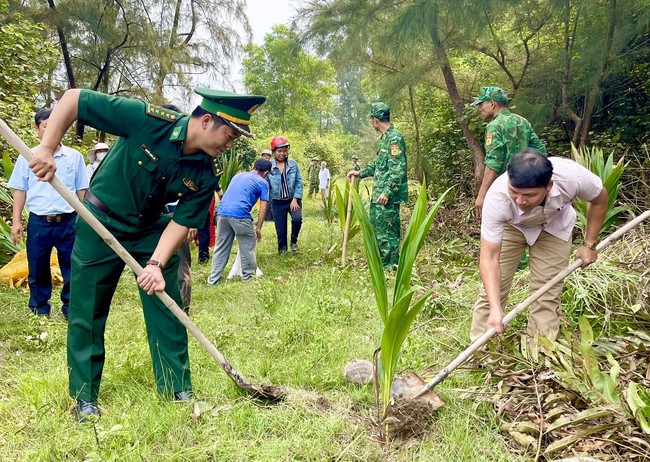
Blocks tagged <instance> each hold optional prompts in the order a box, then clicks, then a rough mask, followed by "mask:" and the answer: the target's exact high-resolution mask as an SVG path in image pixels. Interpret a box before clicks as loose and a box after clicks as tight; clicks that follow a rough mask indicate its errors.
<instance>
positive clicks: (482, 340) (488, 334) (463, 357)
mask: <svg viewBox="0 0 650 462" xmlns="http://www.w3.org/2000/svg"><path fill="white" fill-rule="evenodd" d="M648 218H650V210H646V211H645V212H644V213H642V214H641V215H639V216H638V217H636V218H635V219H634V220H632V221H630V222H629V223H627V224H626V225H625V226H623V227H622V228H621V229H619V230H617V231H616V232H614V233H612V234H611V235H610V236H609V237H607V238H606V239H605V240H603V241H602V242H601V243H600V244H598V247H596V249H597V250H598V251H599V252H601V251H602V250H604V249H605V248H607V247H608V246H609V245H610V244H612V243H613V242H615V241H617V240H618V239H620V238H621V237H622V236H623V235H624V234H625V233H627V232H628V231H630V230H631V229H633V228H636V227H637V226H638V225H639V224H640V223H642V222H643V221H645V220H647V219H648ZM580 266H582V260H580V259H579V258H578V259H576V260H575V261H574V262H573V263H572V264H571V265H569V266H567V267H566V268H565V269H564V270H562V271H560V272H559V273H558V274H557V276H555V277H554V278H553V279H551V280H550V281H548V282H547V283H546V284H544V285H543V286H542V287H540V288H539V289H537V291H535V293H533V294H531V295H530V296H529V297H528V298H527V299H526V300H524V301H523V302H521V303H520V304H519V305H518V306H517V307H516V308H515V309H513V310H512V311H510V312H509V313H508V314H507V315H506V316H505V317H504V318H503V321H502V324H504V325H507V324H508V323H509V322H510V321H512V320H513V319H514V318H515V317H516V316H518V315H519V314H520V313H522V312H523V311H524V310H525V309H526V308H528V307H529V306H530V305H531V304H532V303H533V302H535V301H536V300H537V299H538V298H539V297H541V296H542V295H544V293H546V292H547V291H548V290H549V289H550V288H551V287H553V286H554V285H555V284H557V283H558V282H560V281H562V280H563V279H564V278H565V277H567V276H568V275H569V274H571V273H573V272H574V271H575V270H577V269H578V268H580ZM495 333H496V331H495V330H494V327H491V328H489V329H488V330H487V331H485V332H484V333H483V335H481V336H480V337H479V338H477V339H476V340H475V341H474V342H473V343H472V344H471V345H470V346H468V347H467V348H466V349H465V350H464V351H463V352H462V353H461V354H459V355H458V356H457V357H456V359H454V360H453V361H452V362H451V363H449V365H448V366H447V367H445V368H444V369H443V370H441V371H440V372H439V373H438V375H436V376H435V377H434V378H433V379H432V380H431V381H430V382H429V383H427V384H426V385H425V386H424V387H423V388H422V389H421V390H420V391H419V392H418V394H417V395H415V396H414V397H413V399H416V398H419V397H420V396H422V395H424V394H425V393H427V392H428V391H431V390H432V389H433V387H435V386H436V385H438V384H439V383H440V382H442V381H443V380H445V379H446V378H447V376H448V375H449V374H451V373H452V372H453V371H454V370H455V369H456V368H457V367H458V366H460V365H461V364H463V363H464V362H465V361H467V360H468V359H469V357H470V356H471V355H472V354H473V353H474V352H476V351H477V350H478V349H479V348H481V347H483V345H485V344H486V343H487V342H488V340H490V339H491V338H492V337H493V336H494V334H495Z"/></svg>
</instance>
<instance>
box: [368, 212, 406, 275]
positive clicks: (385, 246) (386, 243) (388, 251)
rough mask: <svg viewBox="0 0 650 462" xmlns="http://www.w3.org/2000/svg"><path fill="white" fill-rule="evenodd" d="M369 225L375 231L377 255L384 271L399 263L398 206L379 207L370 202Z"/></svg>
mask: <svg viewBox="0 0 650 462" xmlns="http://www.w3.org/2000/svg"><path fill="white" fill-rule="evenodd" d="M370 224H371V225H372V227H373V228H374V230H375V235H376V236H377V244H378V246H379V254H380V255H381V261H382V263H383V264H384V268H385V269H392V268H393V267H394V266H395V265H397V262H398V261H399V235H400V223H399V204H387V205H381V204H378V203H377V202H375V201H372V202H370Z"/></svg>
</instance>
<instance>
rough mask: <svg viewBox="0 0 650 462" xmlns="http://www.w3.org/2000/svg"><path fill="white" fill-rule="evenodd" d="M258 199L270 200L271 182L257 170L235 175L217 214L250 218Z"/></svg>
mask: <svg viewBox="0 0 650 462" xmlns="http://www.w3.org/2000/svg"><path fill="white" fill-rule="evenodd" d="M258 199H261V200H263V201H268V200H269V184H268V183H267V182H266V180H265V179H264V178H262V177H261V176H260V175H259V173H257V172H245V173H240V174H238V175H235V176H234V177H233V179H232V180H230V184H229V185H228V189H227V190H226V193H225V194H224V195H223V197H222V198H221V202H219V207H217V215H219V216H220V217H227V218H250V219H251V220H252V219H253V216H252V215H251V209H252V208H253V206H254V205H255V203H256V202H257V200H258Z"/></svg>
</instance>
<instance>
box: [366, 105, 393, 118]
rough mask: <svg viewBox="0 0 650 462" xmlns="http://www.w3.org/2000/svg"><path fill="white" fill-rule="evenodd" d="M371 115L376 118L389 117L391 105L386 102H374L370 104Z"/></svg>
mask: <svg viewBox="0 0 650 462" xmlns="http://www.w3.org/2000/svg"><path fill="white" fill-rule="evenodd" d="M370 117H374V118H375V119H380V120H382V119H389V118H390V107H389V106H388V104H386V103H382V102H379V103H372V104H371V105H370Z"/></svg>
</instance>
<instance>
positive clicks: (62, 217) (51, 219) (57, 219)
mask: <svg viewBox="0 0 650 462" xmlns="http://www.w3.org/2000/svg"><path fill="white" fill-rule="evenodd" d="M32 215H34V216H37V217H38V218H40V219H41V220H45V221H47V222H48V223H61V222H62V221H67V220H68V219H70V218H72V217H74V216H76V215H77V212H70V213H59V214H58V215H36V214H35V213H33V214H32Z"/></svg>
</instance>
